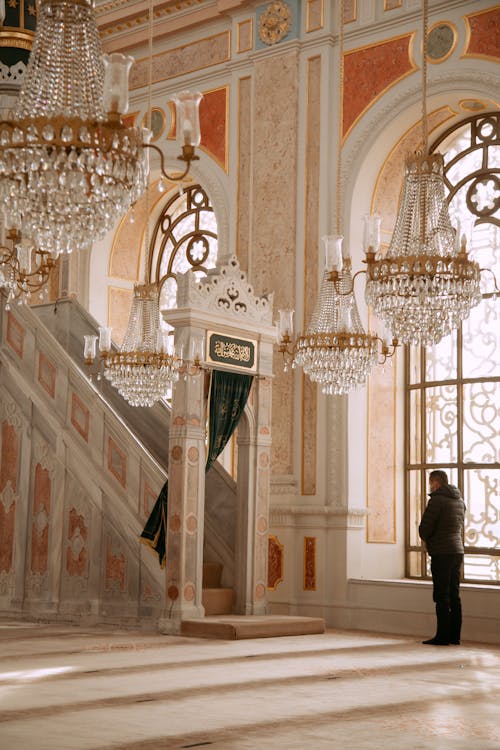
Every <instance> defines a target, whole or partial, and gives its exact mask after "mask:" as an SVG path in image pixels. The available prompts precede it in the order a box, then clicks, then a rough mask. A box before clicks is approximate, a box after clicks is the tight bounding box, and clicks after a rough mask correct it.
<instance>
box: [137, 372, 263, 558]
mask: <svg viewBox="0 0 500 750" xmlns="http://www.w3.org/2000/svg"><path fill="white" fill-rule="evenodd" d="M252 381H253V375H241V374H240V373H235V372H222V371H220V370H213V371H212V381H211V385H210V410H209V425H208V455H207V463H206V465H205V472H207V471H208V470H209V469H210V467H211V466H212V464H213V463H214V461H216V460H217V458H218V456H219V455H220V453H222V451H223V450H224V447H225V446H226V445H227V442H228V440H229V439H230V437H231V435H232V434H233V432H234V431H235V429H236V427H237V425H238V422H239V421H240V417H241V415H242V414H243V410H244V408H245V405H246V402H247V399H248V394H249V393H250V388H251V387H252ZM167 500H168V479H167V481H166V482H165V484H164V485H163V487H162V489H161V492H160V494H159V495H158V499H157V501H156V503H155V505H154V508H153V510H152V511H151V514H150V516H149V518H148V520H147V522H146V525H145V527H144V529H143V531H142V534H141V542H143V543H144V544H147V545H148V546H149V547H151V549H153V550H154V552H156V554H157V555H158V560H159V562H160V566H161V567H162V568H164V567H165V562H166V541H167Z"/></svg>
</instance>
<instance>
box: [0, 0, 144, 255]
mask: <svg viewBox="0 0 500 750" xmlns="http://www.w3.org/2000/svg"><path fill="white" fill-rule="evenodd" d="M38 16H39V17H38V24H37V31H36V34H35V40H34V43H33V50H32V52H31V55H30V59H29V63H28V68H27V71H26V75H25V77H24V81H23V85H22V87H21V91H20V94H19V99H18V102H17V105H16V109H15V111H14V114H13V117H12V119H10V120H4V121H2V122H0V205H3V207H4V209H5V213H6V217H7V224H8V226H13V227H16V228H17V229H19V230H20V231H21V232H22V234H23V236H26V237H30V238H31V239H32V240H33V243H34V245H35V246H36V247H38V248H40V249H41V250H43V251H44V252H49V253H51V255H52V256H53V257H54V258H55V257H57V256H58V255H59V254H61V253H69V252H71V251H72V250H80V249H83V248H87V247H88V246H89V245H90V244H91V243H92V242H93V241H95V240H97V239H99V238H101V237H102V236H103V235H104V234H105V232H106V231H108V230H109V229H110V228H111V227H112V226H113V224H114V222H115V220H116V219H117V218H118V217H119V216H120V215H122V214H123V213H125V212H126V211H127V209H128V208H129V206H130V205H131V204H133V203H134V202H135V201H136V200H137V198H138V197H139V196H140V194H141V193H142V192H143V190H144V187H145V182H146V166H145V159H144V149H143V142H142V133H141V132H140V131H139V130H138V129H137V128H130V127H125V126H124V125H123V122H122V119H121V115H122V114H124V112H125V111H126V109H124V110H123V111H122V112H120V111H118V109H115V110H114V111H111V112H105V111H104V106H103V101H104V96H103V93H104V92H103V81H104V68H103V55H102V47H101V43H100V39H99V35H98V32H97V25H96V21H95V17H94V11H93V9H92V5H91V2H90V1H89V0H75V1H70V0H41V2H40V3H39V6H38ZM111 57H116V56H111ZM122 57H123V56H122ZM127 59H130V58H127ZM125 84H126V85H127V82H126V81H125ZM108 100H109V97H108ZM116 101H117V102H118V101H123V97H121V98H120V97H118V98H117V99H116ZM125 101H126V97H125ZM117 106H118V105H117Z"/></svg>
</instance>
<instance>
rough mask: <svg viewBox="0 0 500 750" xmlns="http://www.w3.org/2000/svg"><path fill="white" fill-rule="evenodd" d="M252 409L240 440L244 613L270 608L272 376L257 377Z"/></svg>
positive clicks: (239, 553) (240, 595)
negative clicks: (268, 599)
mask: <svg viewBox="0 0 500 750" xmlns="http://www.w3.org/2000/svg"><path fill="white" fill-rule="evenodd" d="M250 411H251V412H252V413H253V414H252V416H253V415H255V417H256V419H255V420H249V422H250V423H251V424H250V426H248V425H247V430H242V431H241V432H242V433H243V434H241V435H240V438H239V440H238V451H239V456H240V461H239V462H238V520H237V540H236V570H237V601H236V611H237V612H238V613H239V614H242V615H263V614H266V612H267V560H268V534H269V480H270V471H271V429H270V422H271V380H270V378H256V380H255V381H254V385H253V389H252V393H251V399H250Z"/></svg>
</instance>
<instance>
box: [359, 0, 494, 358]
mask: <svg viewBox="0 0 500 750" xmlns="http://www.w3.org/2000/svg"><path fill="white" fill-rule="evenodd" d="M427 19H428V7H427V0H424V3H423V45H422V46H423V52H422V54H423V60H422V141H423V143H422V149H421V150H420V151H417V153H416V154H414V155H413V156H410V157H408V158H407V160H406V168H405V179H404V185H403V193H402V199H401V204H400V208H399V211H398V215H397V219H396V225H395V228H394V233H393V235H392V239H391V243H390V245H389V249H388V250H387V253H386V254H385V255H384V256H383V257H382V258H379V257H376V255H375V252H374V251H373V248H372V249H369V250H368V252H367V256H366V261H367V274H368V277H367V283H366V292H365V294H366V302H367V304H368V305H371V306H372V308H373V310H374V312H375V314H376V315H377V317H378V318H380V319H381V320H382V321H383V322H384V323H385V325H386V326H387V328H388V329H389V330H390V331H391V332H392V334H393V336H394V337H395V338H397V339H399V340H400V341H401V342H403V343H405V344H421V345H424V346H432V345H434V344H436V343H438V341H440V340H441V338H443V336H446V335H447V334H449V333H450V332H451V331H452V330H454V329H456V328H458V326H459V324H460V323H461V321H462V320H465V319H466V318H467V317H468V316H469V314H470V311H471V309H472V308H473V307H474V306H475V305H477V304H478V303H479V302H480V301H481V291H480V273H481V270H480V268H479V265H478V264H477V263H476V262H474V261H473V260H471V259H469V257H468V254H467V248H466V244H465V239H463V240H461V239H460V237H459V236H458V230H455V229H454V228H453V227H452V224H451V220H450V215H449V210H448V203H447V201H446V195H445V184H444V176H443V175H444V160H443V156H442V155H441V154H439V153H436V154H429V153H428V144H427V140H428V126H427V104H426V99H427V27H428V20H427Z"/></svg>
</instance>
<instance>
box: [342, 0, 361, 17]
mask: <svg viewBox="0 0 500 750" xmlns="http://www.w3.org/2000/svg"><path fill="white" fill-rule="evenodd" d="M357 5H358V4H357V0H344V23H352V21H355V20H356V18H357V17H358V8H357Z"/></svg>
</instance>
